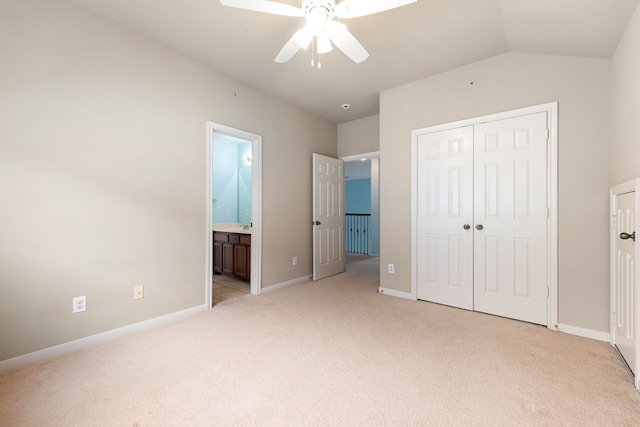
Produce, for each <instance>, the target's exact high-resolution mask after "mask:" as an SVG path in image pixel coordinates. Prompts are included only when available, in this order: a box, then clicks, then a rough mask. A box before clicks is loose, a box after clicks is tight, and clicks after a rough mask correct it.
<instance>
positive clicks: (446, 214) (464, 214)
mask: <svg viewBox="0 0 640 427" xmlns="http://www.w3.org/2000/svg"><path fill="white" fill-rule="evenodd" d="M417 153H418V188H419V191H418V198H417V203H418V212H419V214H418V216H419V218H418V236H417V239H418V248H417V263H418V278H417V296H418V299H423V300H427V301H432V302H437V303H440V304H446V305H451V306H454V307H459V308H465V309H467V310H472V309H473V233H472V231H471V224H472V221H473V128H472V127H463V128H458V129H453V130H447V131H441V132H435V133H430V134H424V135H420V136H419V137H418V152H417ZM465 224H466V225H468V229H465Z"/></svg>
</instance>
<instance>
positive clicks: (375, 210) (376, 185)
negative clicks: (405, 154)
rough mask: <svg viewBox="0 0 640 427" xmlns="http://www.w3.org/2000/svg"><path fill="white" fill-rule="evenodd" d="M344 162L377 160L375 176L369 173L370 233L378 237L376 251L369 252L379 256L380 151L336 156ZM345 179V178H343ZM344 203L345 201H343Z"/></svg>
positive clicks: (345, 192)
mask: <svg viewBox="0 0 640 427" xmlns="http://www.w3.org/2000/svg"><path fill="white" fill-rule="evenodd" d="M338 158H339V159H340V160H342V161H343V162H345V164H346V163H347V162H355V161H359V160H362V159H367V160H371V162H377V168H376V170H377V173H376V174H375V176H374V175H373V173H371V229H372V231H371V233H372V234H373V233H376V239H378V240H377V241H378V246H377V251H376V252H377V253H373V254H369V255H371V256H380V151H372V152H369V153H361V154H350V155H348V156H341V157H338ZM345 181H346V178H345ZM344 194H345V197H346V196H347V188H346V184H345V191H344ZM345 204H346V202H345Z"/></svg>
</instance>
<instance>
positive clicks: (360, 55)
mask: <svg viewBox="0 0 640 427" xmlns="http://www.w3.org/2000/svg"><path fill="white" fill-rule="evenodd" d="M328 34H329V38H330V39H331V41H332V42H333V44H335V45H336V46H337V47H338V49H340V50H341V51H342V52H343V53H344V54H345V55H347V56H348V57H349V58H351V59H352V60H353V62H355V63H356V64H359V63H361V62H362V61H364V60H365V59H367V58H368V57H369V52H367V50H366V49H365V48H364V47H362V45H361V44H360V42H359V41H358V40H356V38H355V37H353V34H351V33H350V32H349V31H347V29H344V31H343V32H342V33H341V34H340V35H339V36H336V35H334V34H333V33H332V32H330V31H328Z"/></svg>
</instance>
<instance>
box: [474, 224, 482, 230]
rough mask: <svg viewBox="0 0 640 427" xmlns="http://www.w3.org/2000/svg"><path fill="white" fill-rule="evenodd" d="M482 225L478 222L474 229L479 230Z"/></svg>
mask: <svg viewBox="0 0 640 427" xmlns="http://www.w3.org/2000/svg"><path fill="white" fill-rule="evenodd" d="M483 228H484V227H483V226H482V224H478V225H476V230H478V231H480V230H482V229H483Z"/></svg>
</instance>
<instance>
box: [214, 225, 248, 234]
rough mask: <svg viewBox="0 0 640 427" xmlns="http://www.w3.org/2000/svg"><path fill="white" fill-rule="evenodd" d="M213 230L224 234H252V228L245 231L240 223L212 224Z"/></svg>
mask: <svg viewBox="0 0 640 427" xmlns="http://www.w3.org/2000/svg"><path fill="white" fill-rule="evenodd" d="M211 229H212V230H213V231H220V232H223V233H239V234H251V228H249V229H248V230H244V229H243V228H242V224H240V223H228V224H211Z"/></svg>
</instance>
